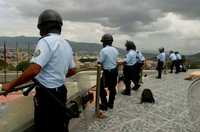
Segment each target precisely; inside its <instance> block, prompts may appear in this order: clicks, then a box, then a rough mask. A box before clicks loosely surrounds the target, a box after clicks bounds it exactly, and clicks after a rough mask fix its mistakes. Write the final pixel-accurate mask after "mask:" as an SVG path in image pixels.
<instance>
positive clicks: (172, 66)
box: [170, 60, 176, 73]
mask: <svg viewBox="0 0 200 132" xmlns="http://www.w3.org/2000/svg"><path fill="white" fill-rule="evenodd" d="M174 66H175V67H176V60H173V61H172V63H171V66H170V70H171V73H173V69H174Z"/></svg>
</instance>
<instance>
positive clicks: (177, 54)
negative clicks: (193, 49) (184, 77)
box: [175, 51, 182, 73]
mask: <svg viewBox="0 0 200 132" xmlns="http://www.w3.org/2000/svg"><path fill="white" fill-rule="evenodd" d="M175 55H176V57H177V72H176V73H179V72H180V71H181V69H182V57H181V55H180V53H179V52H178V51H176V52H175Z"/></svg>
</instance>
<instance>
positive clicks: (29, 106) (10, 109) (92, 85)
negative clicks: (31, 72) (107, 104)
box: [0, 65, 101, 132]
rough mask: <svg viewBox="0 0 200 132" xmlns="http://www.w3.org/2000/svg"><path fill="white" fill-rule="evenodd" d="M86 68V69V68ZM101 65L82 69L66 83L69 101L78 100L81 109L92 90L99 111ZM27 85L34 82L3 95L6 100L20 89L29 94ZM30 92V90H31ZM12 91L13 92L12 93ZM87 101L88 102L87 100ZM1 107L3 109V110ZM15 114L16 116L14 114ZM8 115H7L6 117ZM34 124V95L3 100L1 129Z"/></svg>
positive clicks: (96, 110)
mask: <svg viewBox="0 0 200 132" xmlns="http://www.w3.org/2000/svg"><path fill="white" fill-rule="evenodd" d="M85 70H86V69H85ZM100 76H101V66H100V65H97V71H87V70H86V71H80V72H78V73H77V74H76V75H75V76H73V77H71V78H68V79H67V80H66V83H65V85H66V86H67V89H68V102H70V101H72V100H73V101H76V102H77V103H78V104H79V107H80V109H81V110H82V109H83V99H84V101H85V98H86V97H87V96H88V93H89V92H90V91H92V92H93V93H95V95H96V96H95V97H96V98H95V113H96V115H98V113H99V90H100V89H99V86H100ZM27 87H34V84H33V83H29V84H26V85H23V86H20V87H16V88H15V89H13V90H11V91H9V92H0V97H1V95H7V96H6V97H4V96H3V97H2V98H4V99H5V100H6V99H7V98H9V97H11V96H12V95H13V93H15V92H17V93H18V94H19V96H20V93H19V92H18V91H23V92H22V93H23V94H24V95H27V94H28V92H27V90H25V92H24V89H25V88H27ZM29 92H30V91H29ZM11 93H12V94H11ZM86 103H87V102H86ZM19 107H20V108H19ZM1 108H2V109H3V110H2V111H1ZM13 114H14V116H13ZM6 116H7V117H6ZM23 120H24V121H23ZM32 124H33V103H32V97H31V96H28V97H23V96H20V97H18V98H16V99H15V100H12V101H8V102H6V101H5V102H3V103H2V104H1V106H0V131H13V132H18V131H24V130H25V129H27V128H29V127H30V126H31V125H32Z"/></svg>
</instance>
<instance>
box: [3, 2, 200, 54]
mask: <svg viewBox="0 0 200 132" xmlns="http://www.w3.org/2000/svg"><path fill="white" fill-rule="evenodd" d="M0 1H1V0H0ZM2 3H3V4H2ZM2 3H1V2H0V7H1V9H0V11H1V10H4V9H7V11H8V12H10V13H12V15H11V16H12V17H10V19H13V17H14V16H15V15H16V16H20V17H22V18H23V19H24V20H23V23H25V22H26V19H31V18H34V20H36V19H37V17H38V15H39V14H40V13H41V11H43V10H44V9H47V8H51V9H55V10H57V11H58V12H60V13H61V15H62V16H63V19H64V20H65V21H70V22H80V23H87V24H85V26H89V25H90V24H88V23H96V24H100V25H102V29H101V30H102V31H104V32H112V33H113V34H115V35H116V36H117V37H119V38H120V39H126V38H130V39H134V40H136V41H137V42H138V43H139V45H140V47H145V48H149V49H151V48H157V47H159V46H161V45H162V46H168V47H169V48H172V47H173V46H176V47H177V48H179V47H181V46H182V47H183V49H185V47H189V49H190V51H191V49H192V48H190V47H191V46H188V44H191V45H192V46H196V47H199V46H198V45H197V44H198V43H199V38H200V36H199V35H198V34H197V32H198V31H199V32H200V24H199V23H200V17H199V12H200V8H199V5H200V1H199V0H146V1H144V0H109V1H108V0H34V1H27V0H20V1H16V0H7V1H6V2H5V1H4V2H2ZM8 12H7V14H9V13H8ZM170 13H172V14H173V15H169V14H170ZM4 17H6V14H4ZM18 21H19V20H18ZM29 21H30V20H29ZM193 21H195V22H193ZM0 23H1V22H0ZM15 23H16V22H15ZM18 23H19V22H18ZM35 23H36V22H35ZM176 23H179V24H176ZM181 23H183V24H181ZM3 24H4V23H3ZM194 24H197V29H195V28H194ZM179 25H181V26H179ZM81 26H82V27H81V28H80V29H86V28H85V27H84V24H81ZM83 27H84V28H83ZM95 27H100V26H99V25H98V26H94V25H93V26H91V27H90V29H91V30H92V28H95ZM103 27H105V28H103ZM191 27H192V29H190V28H191ZM102 31H100V33H103V32H102ZM73 32H74V33H77V32H79V31H75V30H73ZM88 32H89V31H88ZM188 32H191V33H188ZM100 33H98V35H100ZM80 34H81V33H80ZM120 35H121V36H120ZM74 36H77V35H74ZM85 37H86V36H85ZM94 37H95V36H94ZM76 38H77V39H78V36H77V37H76ZM80 38H81V37H80ZM88 38H89V37H88ZM83 40H87V38H85V39H83ZM163 41H170V42H169V43H172V44H168V45H163V43H162V42H163ZM147 43H151V45H149V44H147ZM173 43H177V44H176V45H174V44H173ZM119 45H120V44H119ZM197 49H198V48H197Z"/></svg>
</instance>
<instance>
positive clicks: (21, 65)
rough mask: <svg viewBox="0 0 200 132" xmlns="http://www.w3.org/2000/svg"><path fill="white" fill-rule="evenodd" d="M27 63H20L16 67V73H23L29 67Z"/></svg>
mask: <svg viewBox="0 0 200 132" xmlns="http://www.w3.org/2000/svg"><path fill="white" fill-rule="evenodd" d="M29 64H30V63H29V61H22V62H20V63H19V64H18V65H17V66H16V70H17V71H24V70H25V69H26V68H27V67H28V66H29Z"/></svg>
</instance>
